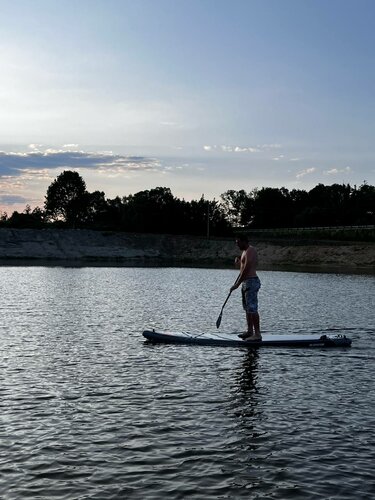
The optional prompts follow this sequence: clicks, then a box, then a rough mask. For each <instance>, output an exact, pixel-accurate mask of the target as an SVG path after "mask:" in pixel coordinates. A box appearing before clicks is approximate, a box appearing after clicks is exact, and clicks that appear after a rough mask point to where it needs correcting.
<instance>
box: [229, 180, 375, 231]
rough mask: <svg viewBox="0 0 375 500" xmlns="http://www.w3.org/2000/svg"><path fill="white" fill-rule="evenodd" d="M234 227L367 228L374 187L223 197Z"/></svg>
mask: <svg viewBox="0 0 375 500" xmlns="http://www.w3.org/2000/svg"><path fill="white" fill-rule="evenodd" d="M221 198H222V203H223V206H225V207H226V210H227V213H228V214H229V218H230V220H232V221H233V223H234V225H235V226H238V227H241V226H242V227H250V228H281V227H312V226H337V225H340V226H344V225H365V224H374V223H375V188H374V186H369V185H368V184H367V183H364V184H362V185H361V186H360V187H359V188H357V187H356V186H354V188H352V187H351V186H350V185H349V184H333V185H332V186H324V185H323V184H318V185H317V186H315V187H314V188H313V189H311V190H310V191H309V192H306V191H302V190H292V191H289V190H288V189H286V188H284V187H283V188H280V189H277V188H262V189H260V190H254V191H252V192H250V193H248V194H246V193H245V192H244V191H243V190H241V191H227V192H226V193H224V194H223V195H222V196H221Z"/></svg>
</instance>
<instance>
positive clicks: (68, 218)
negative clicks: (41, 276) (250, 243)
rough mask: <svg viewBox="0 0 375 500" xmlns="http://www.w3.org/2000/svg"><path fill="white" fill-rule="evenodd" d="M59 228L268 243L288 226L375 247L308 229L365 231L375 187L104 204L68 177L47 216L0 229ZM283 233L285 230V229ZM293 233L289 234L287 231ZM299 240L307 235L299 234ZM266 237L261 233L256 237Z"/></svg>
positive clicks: (374, 219) (149, 197)
mask: <svg viewBox="0 0 375 500" xmlns="http://www.w3.org/2000/svg"><path fill="white" fill-rule="evenodd" d="M49 223H53V224H54V225H58V226H59V227H86V228H92V229H107V230H119V231H128V232H145V233H169V234H193V235H201V236H206V235H208V234H209V235H210V236H229V235H232V233H233V230H235V229H238V228H246V230H247V231H248V230H256V229H264V230H266V229H267V228H272V229H273V231H272V232H271V233H270V232H268V233H267V237H280V236H281V235H283V234H284V235H285V236H288V238H290V237H292V233H291V231H290V228H304V229H305V231H303V232H302V233H303V235H304V236H303V237H304V238H312V239H313V238H316V239H317V238H320V237H321V238H322V239H329V238H331V239H339V238H342V239H354V240H356V241H358V240H360V239H361V240H363V241H365V240H368V241H373V238H374V237H373V236H371V231H369V229H361V228H356V229H355V231H354V232H353V231H352V230H350V229H348V230H343V229H340V231H332V230H331V229H330V230H329V231H328V230H326V231H324V234H322V235H321V234H320V233H318V232H317V230H313V231H310V232H308V231H306V229H308V228H312V227H316V226H318V227H319V226H321V227H323V226H360V225H374V223H375V187H374V186H370V185H368V184H367V183H366V182H364V183H363V184H362V185H361V186H359V187H357V186H354V187H351V186H350V185H349V184H333V185H331V186H325V185H323V184H318V185H317V186H315V187H314V188H313V189H311V190H310V191H308V192H306V191H303V190H297V189H293V190H291V191H289V190H288V189H286V188H285V187H282V188H270V187H263V188H261V189H253V190H252V191H250V192H246V191H245V190H243V189H242V190H239V191H235V190H228V191H226V192H225V193H223V194H222V195H221V200H220V201H217V200H213V201H209V200H205V199H204V197H203V196H202V197H201V198H200V199H199V200H192V201H189V202H188V201H185V200H184V199H182V200H181V199H179V198H176V197H175V196H173V194H172V192H171V190H170V189H169V188H166V187H156V188H154V189H150V190H144V191H139V192H138V193H135V194H131V195H129V196H125V197H123V198H120V197H119V196H117V197H116V198H114V199H106V198H105V194H104V192H103V191H94V192H93V193H89V192H88V191H87V190H86V184H85V182H84V180H83V179H82V177H81V176H80V175H79V174H78V173H77V172H73V171H64V172H63V173H62V174H60V175H59V176H58V177H57V178H56V179H55V180H54V181H53V182H52V184H51V185H50V186H49V187H48V190H47V195H46V200H45V210H44V211H43V210H41V209H40V208H39V207H36V208H35V209H34V210H31V208H30V206H28V205H27V206H26V208H25V210H24V211H23V213H18V212H14V213H13V214H12V216H11V217H8V215H7V214H6V213H1V214H0V225H1V226H10V227H42V226H44V225H46V224H49ZM283 228H284V229H283ZM286 228H289V229H286ZM295 232H296V235H297V234H298V236H296V237H297V238H301V231H295ZM258 234H260V233H258Z"/></svg>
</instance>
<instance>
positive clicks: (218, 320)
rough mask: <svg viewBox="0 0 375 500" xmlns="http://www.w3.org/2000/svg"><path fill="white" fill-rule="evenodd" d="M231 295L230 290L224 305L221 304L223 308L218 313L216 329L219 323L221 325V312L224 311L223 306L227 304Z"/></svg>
mask: <svg viewBox="0 0 375 500" xmlns="http://www.w3.org/2000/svg"><path fill="white" fill-rule="evenodd" d="M231 293H232V290H231V291H230V292H229V293H228V297H227V298H226V299H225V302H224V304H223V307H222V308H221V311H220V314H219V317H218V318H217V320H216V328H219V326H220V323H221V318H222V317H223V310H224V307H225V304H226V303H227V302H228V300H229V297H230V296H231Z"/></svg>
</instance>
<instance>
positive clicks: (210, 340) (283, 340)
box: [143, 330, 352, 348]
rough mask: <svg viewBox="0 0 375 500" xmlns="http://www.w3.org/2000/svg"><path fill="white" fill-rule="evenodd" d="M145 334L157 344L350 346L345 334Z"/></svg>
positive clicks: (150, 331) (152, 332)
mask: <svg viewBox="0 0 375 500" xmlns="http://www.w3.org/2000/svg"><path fill="white" fill-rule="evenodd" d="M143 336H144V337H145V338H146V339H147V340H148V341H149V342H152V343H157V344H160V343H161V344H197V345H208V346H209V345H211V346H223V347H250V348H254V347H350V345H351V343H352V341H351V339H349V338H347V337H346V336H345V335H307V334H306V335H276V334H275V335H273V334H262V340H261V341H260V342H254V341H252V342H249V341H246V340H242V339H240V338H238V336H237V334H236V333H216V332H215V333H204V334H199V333H189V332H170V331H164V332H157V331H155V330H145V331H144V332H143Z"/></svg>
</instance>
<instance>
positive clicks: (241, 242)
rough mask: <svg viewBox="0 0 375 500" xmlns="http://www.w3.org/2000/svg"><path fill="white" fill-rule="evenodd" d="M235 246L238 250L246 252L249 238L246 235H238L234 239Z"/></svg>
mask: <svg viewBox="0 0 375 500" xmlns="http://www.w3.org/2000/svg"><path fill="white" fill-rule="evenodd" d="M236 245H237V246H238V248H239V249H240V250H246V249H247V247H248V246H249V238H248V237H247V235H246V234H239V235H238V236H237V238H236Z"/></svg>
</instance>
